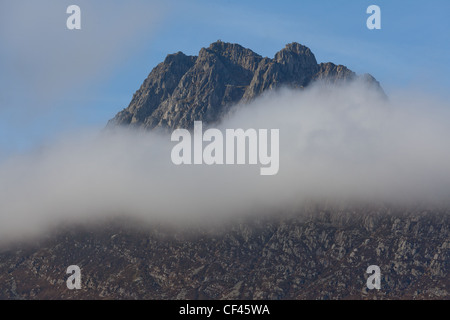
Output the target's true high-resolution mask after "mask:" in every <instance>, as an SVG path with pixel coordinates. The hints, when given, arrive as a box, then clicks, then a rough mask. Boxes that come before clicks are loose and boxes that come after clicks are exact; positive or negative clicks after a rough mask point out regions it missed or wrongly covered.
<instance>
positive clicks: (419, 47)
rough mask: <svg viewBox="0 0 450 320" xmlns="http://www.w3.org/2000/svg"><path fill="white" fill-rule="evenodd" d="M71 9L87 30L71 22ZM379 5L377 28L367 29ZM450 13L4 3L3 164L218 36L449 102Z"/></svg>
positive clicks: (97, 117)
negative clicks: (309, 55) (301, 49)
mask: <svg viewBox="0 0 450 320" xmlns="http://www.w3.org/2000/svg"><path fill="white" fill-rule="evenodd" d="M71 4H78V5H79V6H80V8H81V17H82V30H74V31H69V30H67V28H66V19H67V17H68V15H67V14H66V12H65V11H66V8H67V6H69V5H71ZM371 4H376V5H378V6H380V8H381V27H382V28H381V30H368V29H367V27H366V19H367V18H368V16H369V15H368V14H366V8H367V7H368V6H369V5H371ZM449 11H450V2H449V1H448V0H440V1H439V0H431V1H411V0H410V1H387V0H371V1H366V0H350V1H336V0H327V1H312V0H311V1H300V0H295V1H277V2H275V1H265V0H263V1H234V0H229V1H211V0H210V1H206V0H205V1H164V2H163V1H144V0H130V1H111V0H108V1H107V0H98V1H88V0H71V1H65V0H64V1H58V0H44V1H39V2H37V1H29V0H15V1H7V0H1V1H0V70H1V72H0V88H1V89H0V160H1V159H2V158H3V157H5V156H7V155H9V154H12V153H17V152H24V151H27V150H30V149H34V148H38V147H39V146H40V145H42V144H45V143H46V142H48V141H51V140H52V139H55V138H56V137H58V136H60V135H61V134H64V133H67V132H76V131H77V130H80V129H81V128H86V127H94V128H102V127H104V125H105V124H106V122H107V121H108V120H109V119H110V118H112V117H113V116H114V115H115V114H116V113H117V112H118V111H120V110H121V109H123V108H125V107H127V105H128V103H129V101H130V100H131V97H132V95H133V93H134V92H135V91H136V90H137V89H138V88H139V86H140V85H141V83H142V82H143V80H144V79H145V78H146V77H147V75H148V73H149V72H150V71H151V69H152V68H153V67H155V66H156V65H157V64H158V63H159V62H161V61H162V60H163V59H164V58H165V56H166V55H167V54H168V53H174V52H177V51H183V52H184V53H186V54H191V55H196V54H197V53H198V51H199V50H200V48H201V47H206V46H208V45H209V44H210V43H211V42H214V41H216V40H218V39H221V40H222V41H227V42H236V43H240V44H241V45H243V46H245V47H248V48H251V49H252V50H253V51H255V52H257V53H259V54H261V55H262V56H268V57H273V55H274V54H275V53H276V52H277V51H279V50H280V49H282V48H283V47H284V46H285V44H286V43H289V42H294V41H295V42H299V43H301V44H304V45H306V46H308V47H309V48H311V50H312V52H313V53H314V54H315V56H316V59H317V60H318V62H327V61H332V62H334V63H337V64H343V65H346V66H347V67H349V68H350V69H352V70H354V71H355V72H357V73H365V72H368V73H371V74H372V75H373V76H375V77H376V78H377V80H379V81H380V82H381V84H382V86H383V88H384V89H385V91H386V92H387V93H388V94H389V93H390V92H393V91H395V90H414V91H415V92H417V91H423V92H425V93H429V94H432V95H435V96H438V97H442V98H443V99H447V101H448V99H449V98H450V95H449V93H448V91H449V90H448V88H450V80H449V74H450V66H449V56H450V21H449V19H448V12H449ZM424 108H426V106H424Z"/></svg>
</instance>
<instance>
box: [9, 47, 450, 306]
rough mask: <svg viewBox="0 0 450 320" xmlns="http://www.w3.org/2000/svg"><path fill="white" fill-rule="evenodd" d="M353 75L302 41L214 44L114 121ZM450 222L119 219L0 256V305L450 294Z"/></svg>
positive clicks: (316, 211) (314, 212)
mask: <svg viewBox="0 0 450 320" xmlns="http://www.w3.org/2000/svg"><path fill="white" fill-rule="evenodd" d="M355 77H357V76H356V75H355V73H354V72H352V71H351V70H349V69H347V68H346V67H344V66H341V65H335V64H333V63H321V64H317V62H316V59H315V57H314V55H313V54H312V52H311V51H310V50H309V49H308V48H306V47H304V46H302V45H299V44H297V43H292V44H289V45H287V46H286V48H284V49H283V50H281V51H280V52H278V53H277V54H276V55H275V57H274V58H273V59H269V58H263V57H261V56H259V55H257V54H256V53H254V52H253V51H251V50H249V49H245V48H243V47H241V46H240V45H237V44H229V43H224V42H216V43H213V44H211V45H210V47H209V48H203V49H201V50H200V53H199V55H198V57H189V56H186V55H184V54H183V53H181V52H178V53H176V54H172V55H168V56H167V58H166V59H165V61H164V62H162V63H160V64H159V65H158V66H156V67H155V68H154V69H153V70H152V72H151V73H150V75H149V76H148V78H147V79H146V80H145V81H144V83H143V84H142V86H141V88H140V89H139V90H138V91H137V92H136V94H135V95H134V96H133V99H132V101H131V103H130V105H129V107H128V108H126V109H125V110H123V111H121V112H120V113H118V114H117V116H116V117H115V118H114V119H113V120H111V122H110V125H135V126H139V127H143V128H148V129H152V128H158V127H165V128H176V127H186V128H188V127H190V126H191V125H192V123H193V121H194V120H203V121H206V122H209V123H211V122H214V121H218V120H219V119H220V118H221V116H222V115H223V114H224V113H226V112H227V110H228V108H229V106H230V105H232V104H235V103H239V102H245V101H248V100H251V99H253V98H255V97H256V96H258V95H259V94H261V93H262V92H264V91H266V90H270V89H274V88H277V87H279V86H281V85H286V86H290V87H295V88H301V87H305V86H307V85H309V84H310V83H311V82H312V81H316V80H319V81H325V82H331V83H336V82H339V81H345V80H348V79H353V78H355ZM362 77H363V79H364V81H367V83H368V84H369V85H373V86H375V87H376V88H378V89H380V87H379V84H378V82H376V80H375V79H374V78H373V77H372V76H370V75H364V76H362ZM380 90H381V89H380ZM149 210H151V208H149ZM449 222H450V210H449V209H438V208H431V209H428V208H419V207H416V206H415V207H410V208H395V207H393V206H391V207H386V206H384V205H381V204H380V205H378V206H373V205H366V206H358V207H351V206H347V207H346V208H325V206H323V205H322V206H309V207H305V208H303V209H298V212H297V213H296V214H295V215H293V216H286V217H280V218H278V219H266V218H262V219H260V220H257V221H247V222H242V221H241V222H237V221H236V223H234V224H233V225H230V226H228V227H227V228H225V229H222V230H220V232H217V233H215V232H214V231H210V232H205V231H199V232H195V233H191V234H177V233H173V232H171V231H169V230H162V229H161V228H160V227H156V226H153V227H152V226H150V227H144V226H140V227H137V226H135V225H132V226H125V224H123V223H112V222H108V223H105V224H104V225H102V226H97V227H91V228H69V229H67V230H63V231H60V232H59V233H58V234H56V235H49V236H48V239H46V240H44V241H42V242H40V243H36V244H32V245H30V244H20V245H16V246H15V247H14V248H12V247H8V248H6V249H5V248H4V249H0V299H88V298H89V299H305V298H308V299H450V277H449V276H448V273H449V265H450V250H449V249H450V228H449V227H450V224H449ZM74 264H75V265H78V266H80V268H81V272H82V289H81V290H74V291H71V290H68V289H67V287H66V284H65V280H66V279H67V275H66V268H67V267H68V266H70V265H74ZM369 265H378V266H379V267H380V269H381V275H382V279H381V289H380V290H368V289H367V287H366V279H367V277H368V274H366V269H367V267H368V266H369Z"/></svg>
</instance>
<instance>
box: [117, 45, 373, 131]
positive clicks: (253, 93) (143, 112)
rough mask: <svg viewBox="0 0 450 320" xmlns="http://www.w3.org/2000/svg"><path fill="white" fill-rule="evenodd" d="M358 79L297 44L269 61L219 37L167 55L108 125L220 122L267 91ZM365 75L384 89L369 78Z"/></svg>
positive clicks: (174, 125) (175, 125) (182, 125)
mask: <svg viewBox="0 0 450 320" xmlns="http://www.w3.org/2000/svg"><path fill="white" fill-rule="evenodd" d="M356 77H357V75H356V74H355V73H354V72H352V71H351V70H349V69H347V68H346V67H345V66H342V65H335V64H333V63H321V64H317V61H316V58H315V57H314V54H313V53H312V52H311V50H310V49H309V48H307V47H305V46H302V45H300V44H298V43H290V44H288V45H286V47H285V48H284V49H282V50H281V51H279V52H277V53H276V54H275V57H274V58H273V59H270V58H263V57H261V56H260V55H258V54H256V53H255V52H253V51H252V50H250V49H246V48H244V47H242V46H240V45H239V44H232V43H226V42H222V41H218V42H215V43H212V44H211V45H210V46H209V47H208V48H202V49H201V50H200V52H199V55H198V56H196V57H191V56H186V55H185V54H183V53H182V52H178V53H175V54H170V55H168V56H167V57H166V59H165V60H164V62H162V63H160V64H158V65H157V66H156V67H155V68H154V69H153V70H152V71H151V72H150V74H149V76H148V77H147V79H146V80H145V81H144V83H143V84H142V86H141V88H140V89H139V90H138V91H137V92H136V93H135V94H134V96H133V99H132V100H131V103H130V105H129V106H128V107H127V108H126V109H124V110H122V111H121V112H119V113H118V114H117V115H116V116H115V117H114V119H112V120H111V121H110V122H109V125H133V126H138V127H143V128H147V129H153V128H157V127H162V128H169V129H174V128H191V127H192V126H193V123H194V121H195V120H201V121H203V122H207V123H213V122H216V121H219V120H220V119H221V117H222V116H223V115H224V114H226V113H227V112H228V110H229V108H230V107H231V106H232V105H234V104H238V103H242V102H248V101H249V100H251V99H253V98H255V97H257V96H258V95H260V94H261V93H262V92H264V91H266V90H271V89H274V88H278V87H280V86H288V87H292V88H303V87H306V86H307V85H308V84H310V83H311V82H313V81H318V80H320V81H324V82H329V83H335V82H338V81H345V80H351V79H355V78H356ZM365 79H366V80H367V82H368V83H369V84H370V85H373V86H374V87H376V88H377V89H378V90H380V91H382V90H381V87H380V86H379V84H378V82H377V81H376V80H375V79H374V78H373V77H372V76H370V75H367V76H365Z"/></svg>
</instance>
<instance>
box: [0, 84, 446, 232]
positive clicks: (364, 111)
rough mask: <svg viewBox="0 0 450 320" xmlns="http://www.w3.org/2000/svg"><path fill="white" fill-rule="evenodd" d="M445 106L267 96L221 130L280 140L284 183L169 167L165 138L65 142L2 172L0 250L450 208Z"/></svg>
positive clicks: (105, 134) (308, 94)
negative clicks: (346, 206)
mask: <svg viewBox="0 0 450 320" xmlns="http://www.w3.org/2000/svg"><path fill="white" fill-rule="evenodd" d="M448 107H449V104H448V102H446V101H439V99H437V98H433V97H426V96H425V95H418V94H414V93H399V94H395V93H394V94H392V95H391V96H390V97H389V99H387V100H386V99H383V98H382V97H380V96H379V95H378V94H377V93H376V92H373V91H371V90H370V89H369V88H367V87H366V86H364V85H362V84H359V83H351V84H346V85H342V86H335V87H324V86H322V85H316V86H312V87H310V88H308V89H306V90H302V91H298V90H297V91H295V90H288V89H284V90H278V91H273V92H270V93H268V94H266V95H264V96H262V97H260V98H258V99H256V100H254V101H253V102H252V103H251V104H249V105H245V106H236V108H235V109H234V112H233V113H232V114H231V115H230V116H228V117H227V118H226V119H224V121H223V122H222V123H221V124H219V125H217V126H215V127H216V128H219V129H221V130H225V129H226V128H243V129H247V128H254V129H279V133H280V161H279V172H278V174H276V175H273V176H261V175H260V174H259V170H260V166H259V165H179V166H177V165H174V164H173V163H172V161H171V150H172V148H173V146H174V145H175V144H176V143H175V142H171V141H170V134H169V135H163V134H159V133H155V132H142V131H132V130H126V129H117V130H114V131H102V132H99V131H85V132H77V133H76V134H74V135H72V136H64V137H61V138H59V139H58V141H54V142H52V143H49V144H48V145H47V146H43V147H41V148H40V149H39V150H35V151H34V152H31V153H29V154H26V155H21V156H14V157H10V158H9V159H8V160H6V161H3V162H2V163H1V164H0V238H3V239H4V238H7V237H12V236H18V235H23V234H34V233H36V232H38V233H39V232H42V231H43V230H46V229H47V228H48V227H49V226H51V225H55V224H58V223H63V222H65V223H70V222H84V221H94V220H96V219H99V218H105V217H109V216H116V215H125V216H129V217H133V218H138V219H141V220H145V221H148V222H155V221H168V222H174V223H176V224H180V225H182V224H185V223H190V224H196V223H200V222H201V221H208V220H214V219H223V218H226V219H233V218H236V217H238V216H241V215H243V214H247V213H250V212H264V211H271V210H273V211H274V212H275V211H278V210H283V209H287V208H295V207H296V206H297V205H301V203H302V202H303V201H307V200H315V201H324V200H337V201H348V202H351V201H367V202H377V201H383V202H394V203H399V204H409V203H416V202H425V203H430V204H439V205H441V204H447V201H448V199H450V165H449V163H450V148H448V141H449V139H450V127H449V126H448V121H449V119H450V115H449V110H448Z"/></svg>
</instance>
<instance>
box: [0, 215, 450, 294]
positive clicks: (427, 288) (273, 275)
mask: <svg viewBox="0 0 450 320" xmlns="http://www.w3.org/2000/svg"><path fill="white" fill-rule="evenodd" d="M449 217H450V211H448V210H447V211H445V210H439V209H424V208H422V209H418V208H416V209H415V210H407V209H404V208H397V209H393V208H390V209H389V208H383V207H377V208H374V207H373V208H370V207H358V208H356V207H355V208H340V209H338V208H334V209H320V208H319V207H315V206H311V207H309V208H304V209H303V210H301V211H299V212H298V213H297V214H296V215H295V216H291V217H285V218H281V219H277V220H264V219H262V220H260V221H257V222H255V221H252V222H241V223H236V224H234V225H232V226H230V227H229V228H228V229H222V230H221V231H220V232H212V231H210V232H205V231H203V232H196V233H191V234H177V235H175V234H174V233H173V232H170V231H168V230H162V229H161V228H158V227H153V228H149V229H143V228H138V227H124V224H123V223H120V224H119V223H117V224H111V225H109V226H107V225H105V226H103V227H102V228H96V229H95V228H91V229H89V228H80V229H72V230H70V231H67V232H60V234H59V235H57V236H52V237H50V238H49V239H48V240H45V241H44V242H43V243H41V244H39V245H32V246H21V247H20V248H16V249H9V250H3V251H1V252H0V257H1V258H0V289H1V290H0V299H450V278H449V277H448V272H449V264H450V228H449V226H450V225H449V222H450V219H449ZM72 264H76V265H78V266H79V267H80V268H81V273H82V289H81V290H72V291H71V290H68V289H67V287H66V283H65V280H66V279H67V275H66V273H65V271H66V268H67V267H68V266H69V265H72ZM369 265H378V266H379V267H380V269H381V289H380V290H376V289H373V290H368V289H367V286H366V279H367V277H368V276H369V275H368V274H367V273H366V270H367V267H368V266H369Z"/></svg>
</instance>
